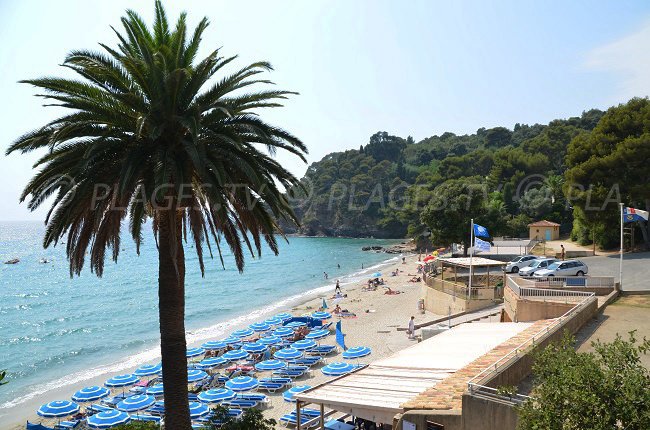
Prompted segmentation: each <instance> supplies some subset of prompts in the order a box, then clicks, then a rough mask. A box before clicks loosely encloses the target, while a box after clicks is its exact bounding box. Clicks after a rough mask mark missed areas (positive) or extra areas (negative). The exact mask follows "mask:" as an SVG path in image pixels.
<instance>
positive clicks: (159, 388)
mask: <svg viewBox="0 0 650 430" xmlns="http://www.w3.org/2000/svg"><path fill="white" fill-rule="evenodd" d="M146 393H147V394H149V395H150V396H162V395H163V394H165V387H163V384H162V383H160V384H154V385H152V386H151V387H149V388H147V391H146Z"/></svg>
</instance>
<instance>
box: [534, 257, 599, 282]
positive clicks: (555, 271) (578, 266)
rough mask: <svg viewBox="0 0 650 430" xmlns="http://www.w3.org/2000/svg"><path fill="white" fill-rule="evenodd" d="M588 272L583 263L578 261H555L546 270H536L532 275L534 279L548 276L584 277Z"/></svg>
mask: <svg viewBox="0 0 650 430" xmlns="http://www.w3.org/2000/svg"><path fill="white" fill-rule="evenodd" d="M588 271H589V268H588V267H587V265H586V264H585V263H583V262H582V261H580V260H567V261H556V262H555V263H552V264H551V265H550V266H548V267H547V268H546V269H541V270H538V271H537V272H535V273H534V274H533V276H534V277H536V278H546V277H549V276H584V275H586V274H587V272H588Z"/></svg>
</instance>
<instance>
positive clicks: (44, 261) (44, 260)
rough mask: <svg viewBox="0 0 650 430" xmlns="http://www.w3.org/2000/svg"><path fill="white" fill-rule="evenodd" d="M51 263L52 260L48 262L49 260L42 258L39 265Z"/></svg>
mask: <svg viewBox="0 0 650 430" xmlns="http://www.w3.org/2000/svg"><path fill="white" fill-rule="evenodd" d="M49 262H50V260H48V259H47V258H41V259H40V260H39V263H41V264H46V263H49Z"/></svg>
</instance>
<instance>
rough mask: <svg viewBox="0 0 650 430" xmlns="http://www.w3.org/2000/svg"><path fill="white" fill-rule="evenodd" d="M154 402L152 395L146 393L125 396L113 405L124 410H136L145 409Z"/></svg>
mask: <svg viewBox="0 0 650 430" xmlns="http://www.w3.org/2000/svg"><path fill="white" fill-rule="evenodd" d="M154 403H156V398H155V397H154V396H149V395H147V394H136V395H135V396H131V397H127V398H126V399H124V400H122V401H121V402H119V403H118V404H117V405H116V406H115V407H116V408H117V409H119V410H120V411H124V412H136V411H141V410H142V409H147V408H148V407H149V406H151V405H153V404H154Z"/></svg>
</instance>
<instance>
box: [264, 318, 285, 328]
mask: <svg viewBox="0 0 650 430" xmlns="http://www.w3.org/2000/svg"><path fill="white" fill-rule="evenodd" d="M264 322H265V323H267V324H268V325H271V326H273V325H282V318H278V317H271V318H267V319H265V320H264Z"/></svg>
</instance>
